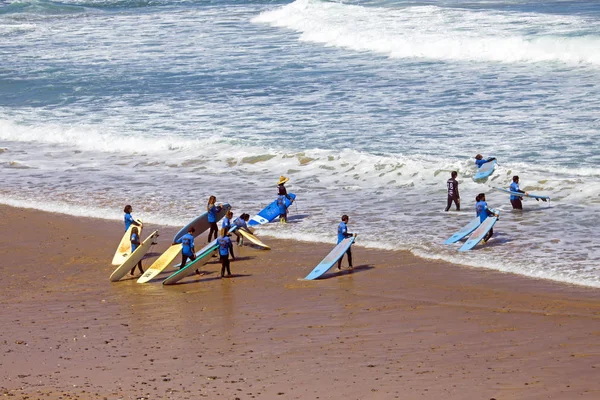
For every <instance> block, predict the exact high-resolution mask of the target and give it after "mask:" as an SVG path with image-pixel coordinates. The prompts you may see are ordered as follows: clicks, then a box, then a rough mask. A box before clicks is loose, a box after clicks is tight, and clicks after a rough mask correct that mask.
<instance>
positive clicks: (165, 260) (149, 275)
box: [137, 243, 181, 283]
mask: <svg viewBox="0 0 600 400" xmlns="http://www.w3.org/2000/svg"><path fill="white" fill-rule="evenodd" d="M179 253H181V244H180V243H178V244H172V245H171V246H170V247H169V248H168V249H167V250H165V252H164V253H162V254H161V255H160V257H158V258H157V259H156V261H154V263H153V264H152V265H151V266H150V268H148V269H147V270H146V272H144V273H143V274H142V276H140V279H138V280H137V283H146V282H148V281H150V280H152V279H154V277H155V276H156V275H158V274H160V273H161V272H162V271H163V270H164V269H165V268H167V267H168V266H169V264H171V263H172V262H173V260H174V259H175V257H177V256H178V255H179Z"/></svg>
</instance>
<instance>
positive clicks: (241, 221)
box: [233, 213, 252, 246]
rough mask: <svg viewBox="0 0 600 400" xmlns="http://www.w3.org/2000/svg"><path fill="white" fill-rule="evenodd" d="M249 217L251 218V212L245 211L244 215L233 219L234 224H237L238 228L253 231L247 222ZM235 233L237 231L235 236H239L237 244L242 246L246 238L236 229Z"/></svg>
mask: <svg viewBox="0 0 600 400" xmlns="http://www.w3.org/2000/svg"><path fill="white" fill-rule="evenodd" d="M249 219H250V214H246V213H243V214H242V215H240V216H239V217H237V218H236V219H235V220H233V224H234V225H235V226H236V230H238V229H244V230H246V231H248V232H250V233H252V231H250V228H248V224H246V222H248V220H249ZM233 233H235V236H237V240H236V243H237V245H238V246H242V245H243V244H244V238H243V237H242V235H240V234H239V233H237V232H236V231H234V232H233Z"/></svg>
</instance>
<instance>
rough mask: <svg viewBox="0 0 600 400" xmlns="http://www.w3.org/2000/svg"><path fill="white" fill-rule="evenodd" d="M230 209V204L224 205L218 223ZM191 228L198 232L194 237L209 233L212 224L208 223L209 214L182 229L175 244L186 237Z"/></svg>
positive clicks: (177, 234)
mask: <svg viewBox="0 0 600 400" xmlns="http://www.w3.org/2000/svg"><path fill="white" fill-rule="evenodd" d="M230 209H231V206H230V205H229V204H227V203H225V204H222V205H221V211H219V212H218V213H217V221H220V220H221V219H222V218H223V217H224V216H225V214H227V211H229V210H230ZM191 227H194V229H195V230H196V232H194V237H196V236H198V235H200V234H201V233H203V232H204V231H207V230H208V228H210V223H209V222H208V212H205V213H204V214H201V215H199V216H198V217H196V218H194V219H193V220H192V221H191V222H190V223H189V224H187V225H186V226H184V227H183V228H181V229H180V230H179V232H177V233H176V234H175V237H174V238H173V242H175V241H177V239H179V238H180V237H182V236H183V235H185V234H186V233H187V232H188V229H190V228H191Z"/></svg>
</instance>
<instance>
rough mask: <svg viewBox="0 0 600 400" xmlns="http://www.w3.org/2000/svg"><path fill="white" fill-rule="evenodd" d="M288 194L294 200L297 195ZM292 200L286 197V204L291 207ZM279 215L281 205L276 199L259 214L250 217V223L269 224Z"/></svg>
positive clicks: (251, 224) (252, 224)
mask: <svg viewBox="0 0 600 400" xmlns="http://www.w3.org/2000/svg"><path fill="white" fill-rule="evenodd" d="M288 196H290V197H291V198H292V200H295V199H296V195H295V194H294V193H288ZM292 200H290V199H288V198H286V199H285V206H286V207H289V206H290V204H292ZM277 217H279V206H278V205H277V199H275V201H274V202H272V203H271V204H269V205H268V206H266V207H265V208H263V209H262V210H261V211H260V212H259V213H258V214H257V215H255V216H254V217H252V218H250V220H249V221H248V225H250V226H254V225H263V224H267V223H269V222H271V221H273V220H275V218H277Z"/></svg>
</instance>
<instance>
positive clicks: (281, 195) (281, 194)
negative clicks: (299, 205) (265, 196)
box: [277, 175, 294, 224]
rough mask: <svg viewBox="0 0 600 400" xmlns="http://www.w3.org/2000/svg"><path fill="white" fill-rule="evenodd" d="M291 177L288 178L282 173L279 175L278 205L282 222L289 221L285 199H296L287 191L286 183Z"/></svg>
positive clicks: (292, 200)
mask: <svg viewBox="0 0 600 400" xmlns="http://www.w3.org/2000/svg"><path fill="white" fill-rule="evenodd" d="M289 180H290V178H286V177H285V176H283V175H281V176H280V177H279V182H278V183H277V206H278V207H279V222H280V223H282V224H285V223H287V206H286V205H285V199H288V200H290V201H291V202H292V203H293V202H294V199H292V197H291V196H290V195H288V193H287V189H286V188H285V183H286V182H287V181H289Z"/></svg>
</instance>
